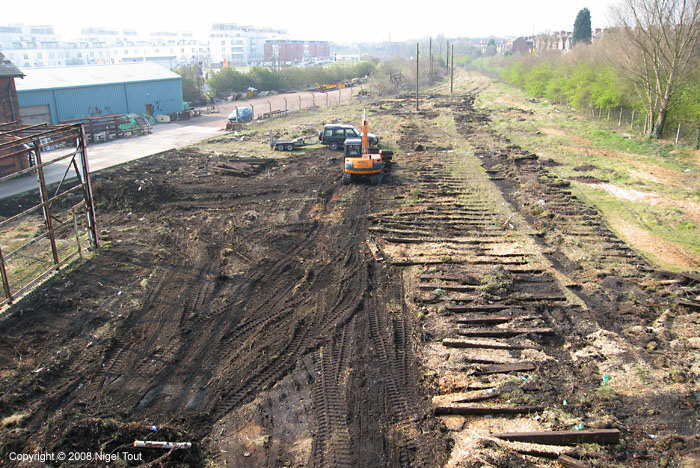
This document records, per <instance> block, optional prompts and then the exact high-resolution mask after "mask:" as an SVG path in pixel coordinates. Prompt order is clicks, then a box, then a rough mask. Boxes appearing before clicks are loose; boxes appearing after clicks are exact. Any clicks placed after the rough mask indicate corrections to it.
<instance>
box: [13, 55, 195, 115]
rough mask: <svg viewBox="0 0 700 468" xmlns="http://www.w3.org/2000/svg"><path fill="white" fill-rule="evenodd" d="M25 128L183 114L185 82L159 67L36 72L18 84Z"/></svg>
mask: <svg viewBox="0 0 700 468" xmlns="http://www.w3.org/2000/svg"><path fill="white" fill-rule="evenodd" d="M16 86H17V96H18V99H19V115H20V118H21V120H22V122H23V123H25V124H33V123H42V122H49V123H59V122H63V121H66V120H73V119H82V118H85V117H92V116H98V115H109V114H150V115H159V114H171V113H174V112H180V111H182V105H183V102H182V78H181V77H180V76H179V75H178V74H176V73H173V72H171V71H170V70H168V69H167V68H164V67H162V66H160V65H158V64H155V63H136V64H119V65H90V66H79V67H61V68H35V69H32V70H31V71H28V72H27V75H26V77H25V78H24V79H23V80H20V81H19V82H18V83H17V84H16Z"/></svg>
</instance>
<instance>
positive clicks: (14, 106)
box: [0, 53, 24, 123]
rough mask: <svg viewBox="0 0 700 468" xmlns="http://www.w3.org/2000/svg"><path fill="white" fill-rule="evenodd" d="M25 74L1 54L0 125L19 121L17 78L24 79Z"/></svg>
mask: <svg viewBox="0 0 700 468" xmlns="http://www.w3.org/2000/svg"><path fill="white" fill-rule="evenodd" d="M23 76H24V73H22V72H21V71H19V69H18V68H17V67H15V66H14V65H13V64H12V62H10V61H9V60H7V59H5V56H4V55H3V54H2V53H0V123H5V122H14V121H16V120H19V102H18V100H17V90H16V88H15V78H22V77H23Z"/></svg>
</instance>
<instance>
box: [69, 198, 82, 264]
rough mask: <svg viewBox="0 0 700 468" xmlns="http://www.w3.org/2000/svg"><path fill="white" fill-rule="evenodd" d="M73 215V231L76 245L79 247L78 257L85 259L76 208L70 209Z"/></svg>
mask: <svg viewBox="0 0 700 468" xmlns="http://www.w3.org/2000/svg"><path fill="white" fill-rule="evenodd" d="M70 212H71V214H72V215H73V230H74V231H75V243H76V244H77V245H78V255H79V256H80V258H83V249H82V248H81V246H80V233H79V232H78V216H77V215H76V214H75V207H72V208H71V209H70Z"/></svg>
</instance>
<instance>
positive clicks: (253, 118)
mask: <svg viewBox="0 0 700 468" xmlns="http://www.w3.org/2000/svg"><path fill="white" fill-rule="evenodd" d="M250 115H252V117H251V119H252V120H255V106H254V105H252V104H251V105H250Z"/></svg>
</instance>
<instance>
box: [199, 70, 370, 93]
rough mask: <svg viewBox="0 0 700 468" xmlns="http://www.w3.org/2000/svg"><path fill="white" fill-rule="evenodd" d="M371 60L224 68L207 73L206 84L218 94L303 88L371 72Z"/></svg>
mask: <svg viewBox="0 0 700 468" xmlns="http://www.w3.org/2000/svg"><path fill="white" fill-rule="evenodd" d="M375 68H376V64H375V63H374V62H360V63H357V64H352V65H347V64H333V65H329V66H318V67H306V68H303V67H291V68H284V69H282V70H279V71H272V70H270V69H269V68H264V67H252V68H251V69H250V70H249V71H248V72H247V73H242V72H239V71H236V70H233V69H232V68H223V69H222V70H221V71H219V72H217V73H214V74H213V75H212V76H210V77H209V80H208V83H209V86H210V87H211V88H212V89H213V90H214V91H215V92H216V94H218V95H225V94H229V93H232V92H242V91H245V90H246V89H247V88H248V87H251V86H252V87H254V88H257V89H259V90H261V91H269V90H291V89H305V88H309V87H313V86H316V85H317V84H320V83H337V82H339V81H343V80H349V79H352V78H358V77H362V76H366V75H371V74H372V73H373V72H374V70H375Z"/></svg>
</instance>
